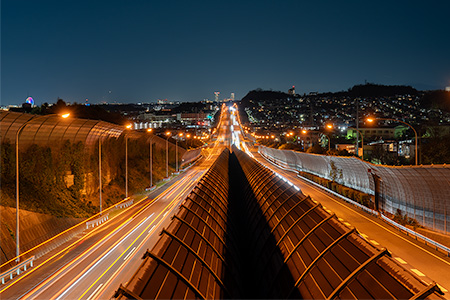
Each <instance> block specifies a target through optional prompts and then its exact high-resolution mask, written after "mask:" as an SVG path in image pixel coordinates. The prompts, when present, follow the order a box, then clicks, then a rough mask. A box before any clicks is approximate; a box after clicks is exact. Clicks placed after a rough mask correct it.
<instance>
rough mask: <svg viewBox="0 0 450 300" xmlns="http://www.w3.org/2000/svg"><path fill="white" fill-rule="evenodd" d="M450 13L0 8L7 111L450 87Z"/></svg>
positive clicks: (423, 9) (258, 7)
mask: <svg viewBox="0 0 450 300" xmlns="http://www.w3.org/2000/svg"><path fill="white" fill-rule="evenodd" d="M449 9H450V3H448V2H445V1H436V2H433V3H432V4H427V5H425V4H424V3H422V2H420V1H400V2H396V3H390V2H387V1H382V2H377V5H376V6H371V5H369V4H361V3H359V2H356V1H352V2H346V3H334V2H332V1H323V2H321V3H306V2H305V3H304V2H302V1H282V2H269V1H258V2H253V1H245V2H243V3H242V2H238V1H228V2H226V3H212V2H204V1H194V2H189V3H184V2H181V1H175V2H171V3H167V2H164V3H163V2H161V3H155V2H153V1H151V2H147V1H129V2H121V1H120V2H119V1H108V2H95V3H91V2H89V1H76V2H64V3H62V2H57V1H39V3H36V2H34V1H10V0H7V1H2V10H1V14H2V54H1V55H2V80H1V81H2V83H1V84H2V89H1V104H2V105H14V104H15V105H20V104H21V103H23V102H24V101H25V99H26V98H27V97H28V96H32V97H33V98H34V100H35V103H36V104H37V105H40V104H42V103H44V102H49V103H54V102H56V100H57V98H58V97H59V98H62V99H64V100H65V101H67V102H78V103H83V102H84V101H85V99H89V102H91V103H94V104H95V103H102V102H122V103H127V102H130V103H131V102H151V101H152V102H153V101H156V100H157V99H168V100H169V101H183V102H185V101H200V100H203V99H205V98H208V99H214V92H215V91H220V98H221V99H222V98H229V97H230V95H231V93H235V95H236V99H241V98H242V97H244V96H245V94H246V93H247V92H248V91H250V90H253V89H257V88H262V89H273V90H281V91H287V90H288V89H289V88H290V87H291V86H293V85H295V86H296V92H297V93H300V94H303V93H309V92H312V91H318V92H327V91H331V92H336V91H341V90H347V89H348V88H350V87H352V86H353V85H355V84H362V83H364V82H365V81H367V82H373V83H377V84H388V85H397V84H399V85H412V86H413V87H415V88H417V89H444V88H445V87H446V86H450V57H449V55H448V53H450V41H449V40H448V38H446V35H447V34H448V32H449V29H450V25H449V24H448V22H447V21H446V14H447V12H448V11H449Z"/></svg>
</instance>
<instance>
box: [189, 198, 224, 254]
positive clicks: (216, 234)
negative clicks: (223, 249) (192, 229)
mask: <svg viewBox="0 0 450 300" xmlns="http://www.w3.org/2000/svg"><path fill="white" fill-rule="evenodd" d="M181 207H183V208H184V209H186V210H187V211H188V212H190V213H192V214H193V215H194V216H195V217H196V218H197V219H199V220H200V221H202V222H203V224H205V225H206V226H207V227H208V228H209V229H210V230H211V231H212V232H213V233H214V235H215V236H216V237H217V238H218V239H219V240H220V242H221V243H222V244H223V245H224V246H225V245H226V244H225V241H224V240H223V238H222V237H221V236H220V235H219V234H218V233H217V232H216V231H215V230H214V229H213V228H212V227H211V225H209V224H208V223H206V221H205V220H203V219H202V218H201V217H200V216H199V215H198V214H197V213H196V212H195V211H192V210H191V209H189V208H187V207H186V206H184V205H182V206H181ZM181 207H180V208H181Z"/></svg>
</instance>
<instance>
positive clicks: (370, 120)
mask: <svg viewBox="0 0 450 300" xmlns="http://www.w3.org/2000/svg"><path fill="white" fill-rule="evenodd" d="M375 120H386V121H394V122H400V123H402V124H405V125H406V126H408V127H409V128H411V129H412V130H413V131H414V137H415V141H414V142H415V152H416V153H415V155H414V156H415V165H416V166H417V164H418V163H417V158H418V154H419V152H418V148H417V131H416V130H415V129H414V127H412V126H411V124H408V123H406V122H404V121H401V120H397V119H391V118H368V119H367V121H368V122H370V123H372V122H373V121H375Z"/></svg>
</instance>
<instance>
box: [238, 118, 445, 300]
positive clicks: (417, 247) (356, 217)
mask: <svg viewBox="0 0 450 300" xmlns="http://www.w3.org/2000/svg"><path fill="white" fill-rule="evenodd" d="M235 115H236V116H238V114H237V113H236V114H235ZM232 120H233V121H234V122H235V120H236V122H238V123H239V122H240V120H239V118H238V117H237V118H233V116H232ZM236 125H237V124H236ZM236 127H237V128H235V130H234V132H232V136H233V137H234V141H235V142H236V143H237V144H236V146H237V147H238V148H240V149H242V150H244V151H245V152H247V154H249V155H250V156H252V157H254V158H255V159H256V160H257V161H259V162H260V163H261V164H263V165H265V166H267V167H268V168H270V169H271V170H272V171H274V172H276V173H278V174H279V175H281V176H282V177H284V178H285V179H286V180H288V181H290V182H291V183H292V184H294V185H295V186H296V187H298V188H299V189H300V190H301V191H302V192H303V194H305V195H309V196H310V197H311V198H312V199H313V200H315V201H317V202H319V203H321V204H322V206H323V207H324V208H325V209H326V210H328V211H329V212H330V213H331V212H332V213H335V214H336V216H337V217H338V218H339V220H340V221H341V222H343V223H344V224H345V225H346V226H348V227H355V228H356V229H357V230H358V232H359V233H360V234H361V236H362V237H364V238H365V239H366V240H367V241H368V242H370V243H372V244H373V245H374V246H376V247H379V248H386V249H388V250H389V251H390V252H391V254H392V257H393V258H394V259H395V260H397V261H398V262H399V263H400V264H402V265H403V266H404V267H405V268H406V269H408V270H410V271H411V272H412V273H414V274H415V275H416V276H417V277H419V278H420V279H421V280H423V281H424V282H426V283H432V282H436V283H437V284H438V285H439V287H440V288H441V290H442V291H443V292H444V293H445V296H444V297H447V298H450V293H449V291H450V257H448V256H447V255H446V254H444V253H442V252H440V251H437V250H436V249H435V248H433V247H430V246H428V245H425V244H424V243H423V242H421V241H416V240H415V239H414V238H412V237H410V236H407V235H406V234H404V233H401V232H399V231H398V230H397V229H396V228H394V227H393V226H391V225H389V224H387V223H386V222H384V221H382V220H381V219H380V218H378V217H377V216H373V215H371V214H369V213H367V212H365V211H363V210H362V209H360V208H357V207H356V206H354V205H351V204H349V203H348V202H345V201H344V200H342V199H341V198H339V197H337V196H335V195H333V194H331V193H329V192H327V191H326V190H325V189H324V188H323V187H321V186H319V185H316V184H314V183H311V182H310V181H308V180H307V179H303V178H301V177H299V176H298V174H297V172H293V171H287V170H284V169H282V168H279V167H278V166H276V165H273V164H272V163H270V162H268V161H267V160H266V159H264V158H263V157H262V156H261V155H260V154H259V153H258V151H257V150H258V149H257V148H256V147H252V146H250V145H249V144H247V143H245V142H243V141H245V140H246V139H245V138H244V136H243V135H244V130H242V125H241V124H239V126H236Z"/></svg>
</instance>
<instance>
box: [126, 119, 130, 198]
mask: <svg viewBox="0 0 450 300" xmlns="http://www.w3.org/2000/svg"><path fill="white" fill-rule="evenodd" d="M126 129H131V124H128V125H127V126H126ZM125 198H128V135H127V134H126V133H125Z"/></svg>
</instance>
